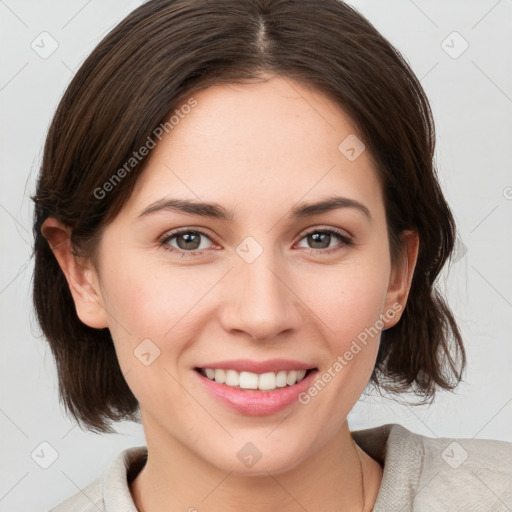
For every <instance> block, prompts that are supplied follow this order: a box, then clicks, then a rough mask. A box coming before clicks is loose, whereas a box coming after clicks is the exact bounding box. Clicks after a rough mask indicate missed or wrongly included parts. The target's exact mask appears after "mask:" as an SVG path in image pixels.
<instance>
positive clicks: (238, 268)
mask: <svg viewBox="0 0 512 512" xmlns="http://www.w3.org/2000/svg"><path fill="white" fill-rule="evenodd" d="M299 303H300V301H299V300H298V298H297V296H296V295H295V294H294V291H293V285H292V284H291V277H290V275H289V273H287V272H286V271H285V267H284V265H282V264H280V263H279V262H278V258H276V257H274V254H273V251H272V250H263V252H262V254H261V255H260V256H259V257H258V258H257V259H256V260H255V261H253V262H251V263H249V262H247V261H245V260H244V259H243V258H241V257H240V258H238V256H237V257H236V258H235V268H234V269H233V271H232V272H230V273H229V276H227V280H226V282H225V283H224V289H223V300H222V304H223V307H222V312H221V322H222V325H223V327H224V329H226V331H228V332H243V333H246V334H247V335H249V336H250V337H252V338H254V339H256V340H261V341H264V340H270V339H275V337H276V336H278V335H279V334H282V333H285V332H286V331H290V332H291V331H292V330H294V329H297V328H298V326H299V322H300V320H301V315H300V311H299V310H298V304H299Z"/></svg>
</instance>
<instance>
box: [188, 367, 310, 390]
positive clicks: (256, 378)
mask: <svg viewBox="0 0 512 512" xmlns="http://www.w3.org/2000/svg"><path fill="white" fill-rule="evenodd" d="M194 370H195V371H196V372H198V373H199V374H201V375H202V376H203V377H206V378H207V379H209V380H212V381H215V382H217V383H218V384H224V385H226V386H229V387H231V388H234V389H239V390H242V391H273V390H276V389H282V388H286V387H291V386H294V385H295V384H298V383H299V382H301V381H302V380H304V379H305V378H306V377H307V376H308V375H309V374H310V373H312V372H314V371H317V368H309V369H308V370H288V371H286V370H281V371H278V372H266V373H260V374H258V373H253V372H247V371H242V372H237V371H236V370H225V369H221V368H198V367H196V368H194Z"/></svg>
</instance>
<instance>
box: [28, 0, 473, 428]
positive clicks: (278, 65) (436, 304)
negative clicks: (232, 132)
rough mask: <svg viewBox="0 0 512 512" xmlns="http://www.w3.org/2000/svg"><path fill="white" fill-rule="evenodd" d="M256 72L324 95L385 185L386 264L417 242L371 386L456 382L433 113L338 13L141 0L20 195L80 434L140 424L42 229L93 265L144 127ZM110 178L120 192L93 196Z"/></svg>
mask: <svg viewBox="0 0 512 512" xmlns="http://www.w3.org/2000/svg"><path fill="white" fill-rule="evenodd" d="M265 73H269V74H271V75H273V76H280V77H285V78H289V79H291V80H295V81H297V82H299V83H301V84H302V85H304V86H307V87H311V88H313V89H314V90H317V91H319V92H321V93H323V94H325V95H326V96H327V97H328V98H329V99H330V100H331V101H333V102H334V103H335V104H337V105H339V106H340V107H341V108H342V109H343V111H344V112H345V113H346V114H347V115H348V116H349V118H350V119H351V121H352V123H353V126H354V127H355V128H356V130H357V134H358V137H359V138H360V139H361V140H362V141H363V142H364V144H365V145H366V148H367V149H368V150H369V153H370V155H371V157H372V159H373V162H374V165H375V168H376V169H377V173H378V176H379V180H380V183H381V185H382V187H383V192H384V198H385V199H384V201H385V208H386V219H387V225H388V233H389V241H390V255H391V261H392V263H393V264H396V263H397V261H398V260H399V258H400V257H401V255H402V254H403V253H402V251H401V249H403V246H402V244H401V239H400V234H401V232H403V231H404V230H407V229H413V230H416V232H417V233H418V235H419V239H420V246H419V255H418V260H417V265H416V270H415V273H414V276H413V280H412V285H411V290H410V294H409V299H408V303H407V306H406V308H405V310H404V312H403V315H402V318H401V319H400V321H399V322H398V323H397V324H396V325H395V326H394V327H392V328H390V329H388V330H386V331H385V332H383V333H382V337H381V341H380V347H379V352H378V356H377V362H376V365H375V368H374V371H373V374H372V378H371V380H370V382H372V383H373V384H375V385H376V386H377V388H378V389H385V390H386V391H390V392H393V393H395V394H396V393H403V392H412V393H413V394H414V395H415V396H417V397H420V399H421V400H422V403H425V402H427V401H431V399H432V398H433V397H434V395H435V391H436V389H437V388H444V389H454V388H455V386H456V385H457V384H458V383H459V382H460V380H461V378H462V372H463V369H464V366H465V362H466V360H465V353H464V348H463V344H462V339H461V335H460V332H459V330H458V327H457V324H456V322H455V319H454V316H453V314H452V312H451V311H450V309H449V307H448V306H447V304H446V302H445V301H444V299H443V297H442V295H441V294H440V292H439V290H438V289H437V288H436V279H437V277H438V275H439V273H440V271H441V269H442V267H443V265H444V264H445V262H446V261H447V259H448V258H449V257H450V254H451V252H452V250H453V247H454V240H455V224H454V220H453V216H452V214H451V212H450V209H449V207H448V205H447V203H446V201H445V199H444V197H443V194H442V191H441V189H440V186H439V183H438V180H437V174H436V170H435V167H434V145H435V133H434V124H433V120H432V113H431V109H430V106H429V103H428V100H427V98H426V96H425V93H424V91H423V89H422V87H421V85H420V83H419V81H418V79H417V78H416V77H415V75H414V73H413V72H412V70H411V69H410V67H409V66H408V64H407V63H406V61H405V60H404V58H403V57H402V56H401V55H400V53H399V52H398V51H397V50H396V49H394V48H393V46H392V45H391V44H390V43H389V42H388V41H387V40H386V39H385V38H384V37H383V36H382V35H381V34H380V33H379V32H378V31H377V30H376V29H375V28H374V27H373V26H372V25H371V24H370V23H369V22H368V21H367V20H366V19H365V18H364V17H363V16H361V15H360V14H359V13H358V12H357V11H356V10H354V9H353V8H351V7H349V6H348V5H346V4H344V3H343V2H341V1H340V0H150V1H148V2H146V3H144V4H142V5H141V6H140V7H138V8H137V9H135V10H134V11H133V12H132V13H130V14H129V15H128V16H127V17H126V18H125V19H124V20H123V21H122V22H121V23H119V25H117V26H116V27H115V28H114V29H113V30H112V31H111V32H110V33H109V34H107V36H106V37H105V38H104V39H103V40H102V41H101V42H100V43H99V45H98V46H97V47H96V48H95V49H94V51H93V52H92V53H91V54H90V56H89V57H88V58H87V59H86V60H85V62H84V63H83V65H82V66H81V67H80V69H79V70H78V72H77V73H76V75H75V77H74V78H73V80H72V81H71V83H70V85H69V86H68V88H67V90H66V92H65V94H64V96H63V98H62V100H61V102H60V104H59V106H58V108H57V110H56V113H55V115H54V118H53V120H52V123H51V126H50V128H49V132H48V135H47V139H46V142H45V147H44V155H43V160H42V167H41V170H40V174H39V178H38V182H37V188H36V192H35V195H34V197H33V200H34V202H35V205H36V207H35V215H34V236H35V245H34V254H35V269H34V280H33V299H34V304H35V309H36V313H37V318H38V321H39V323H40V325H41V327H42V331H43V333H44V335H45V337H46V338H47V340H48V342H49V344H50V347H51V350H52V353H53V355H54V357H55V360H56V366H57V371H58V377H59V393H60V395H59V396H60V400H61V402H62V403H63V404H64V406H65V407H66V409H67V411H68V412H69V413H71V414H72V415H73V416H74V418H75V419H76V420H77V421H78V423H79V425H80V426H81V427H85V428H87V429H88V430H91V431H96V432H114V431H115V430H114V429H113V428H112V426H111V422H112V421H119V420H123V419H129V420H134V421H139V420H138V412H139V407H138V402H137V400H136V398H135V397H134V395H133V394H132V392H131V390H130V389H129V387H128V385H127V384H126V382H125V380H124V378H123V375H122V372H121V370H120V367H119V364H118V361H117V358H116V353H115V350H114V345H113V342H112V338H111V336H110V332H109V330H108V329H93V328H90V327H88V326H86V325H84V324H83V323H82V322H81V321H80V320H79V318H78V316H77V313H76V309H75V306H74V303H73V299H72V296H71V293H70V290H69V287H68V285H67V282H66V279H65V277H64V274H63V272H62V271H61V269H60V267H59V265H58V263H57V260H56V258H55V257H54V255H53V253H52V251H51V248H50V246H49V244H48V242H47V241H46V239H45V238H44V237H43V236H42V234H41V225H42V223H43V222H44V220H45V219H46V218H47V217H50V216H51V217H54V218H56V219H58V220H59V221H61V222H62V223H64V224H65V225H66V226H68V227H69V228H70V229H71V230H72V235H71V242H72V246H73V248H74V250H75V251H76V254H78V255H80V256H84V257H89V258H91V261H92V262H93V263H94V262H95V259H94V255H95V248H96V247H97V243H98V241H99V239H100V237H101V234H102V230H103V229H104V228H105V227H106V226H107V225H108V224H109V222H110V221H111V220H112V219H113V218H114V217H115V216H116V214H117V213H118V212H119V211H120V210H121V208H122V207H123V204H124V203H125V202H126V201H127V199H128V197H129V196H130V194H131V191H132V190H133V187H134V185H135V182H136V181H137V178H138V177H139V176H140V174H141V172H142V171H143V170H144V168H145V163H146V161H147V157H144V158H140V161H138V162H137V165H134V167H133V168H132V169H130V172H125V173H121V169H122V168H123V165H125V164H126V162H127V161H129V160H130V158H133V156H134V153H135V152H136V151H137V150H138V149H139V148H141V147H143V146H144V145H146V144H147V143H148V138H151V137H153V135H152V134H153V132H154V130H155V129H156V128H157V127H158V126H160V125H162V124H163V123H166V122H167V121H168V120H169V119H170V116H171V115H172V114H173V112H174V111H175V110H176V109H177V108H179V106H180V105H181V104H182V103H183V102H184V101H186V100H187V98H190V96H191V94H193V93H194V92H198V91H200V90H203V89H206V88H208V87H209V86H212V85H215V84H220V83H231V84H244V83H249V82H251V81H253V82H254V81H256V80H261V79H262V78H261V77H262V75H263V74H265ZM340 142H341V141H340ZM125 169H126V168H125ZM118 171H119V172H118ZM116 172H117V174H118V176H119V175H120V174H122V177H123V179H122V180H118V182H117V181H116V183H115V184H112V186H111V187H110V188H111V190H110V191H109V193H108V194H101V193H99V192H98V191H99V190H102V187H104V185H105V183H107V182H109V180H111V179H112V176H113V175H114V174H115V173H116ZM114 185H115V186H114Z"/></svg>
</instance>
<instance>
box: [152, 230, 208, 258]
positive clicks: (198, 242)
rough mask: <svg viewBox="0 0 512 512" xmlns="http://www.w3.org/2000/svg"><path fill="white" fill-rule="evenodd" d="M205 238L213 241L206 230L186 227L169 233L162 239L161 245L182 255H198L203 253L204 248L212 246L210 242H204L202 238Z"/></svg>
mask: <svg viewBox="0 0 512 512" xmlns="http://www.w3.org/2000/svg"><path fill="white" fill-rule="evenodd" d="M204 238H206V239H207V240H210V242H211V238H210V237H209V236H208V235H207V234H206V233H205V232H204V231H201V230H200V229H191V228H184V229H180V230H177V231H174V232H172V233H167V234H166V235H165V236H164V238H163V239H162V240H160V245H161V246H162V247H163V248H164V249H166V250H168V251H171V252H177V253H181V255H182V257H183V256H185V255H187V256H196V255H199V254H202V251H203V250H205V249H209V248H210V246H209V245H208V244H206V245H205V244H204V243H203V240H202V239H204ZM174 244H176V245H174Z"/></svg>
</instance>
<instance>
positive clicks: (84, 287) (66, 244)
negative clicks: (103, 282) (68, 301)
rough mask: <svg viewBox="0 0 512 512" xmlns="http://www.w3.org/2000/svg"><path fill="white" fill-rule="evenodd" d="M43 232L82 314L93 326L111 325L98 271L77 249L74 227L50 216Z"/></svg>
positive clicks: (80, 316)
mask: <svg viewBox="0 0 512 512" xmlns="http://www.w3.org/2000/svg"><path fill="white" fill-rule="evenodd" d="M41 233H42V234H43V236H44V237H45V238H46V240H47V241H48V243H49V245H50V248H51V250H52V252H53V254H54V256H55V258H56V259H57V261H58V263H59V266H60V268H61V269H62V272H63V273H64V275H65V276H66V280H67V282H68V286H69V289H70V291H71V295H72V296H73V301H74V303H75V308H76V312H77V315H78V318H80V320H81V321H82V322H83V323H84V324H86V325H88V326H89V327H94V328H96V329H102V328H104V327H108V315H107V312H106V310H105V307H104V305H103V300H102V297H101V291H100V288H99V281H98V276H97V273H96V271H95V269H94V268H93V266H92V264H91V263H90V262H87V261H86V260H85V259H84V258H80V257H79V256H77V254H76V253H75V251H74V250H73V246H72V244H71V238H70V237H71V230H70V228H68V227H67V226H65V225H64V224H62V223H61V222H60V221H58V220H57V219H54V218H52V217H49V218H47V219H46V220H45V221H44V222H43V224H42V226H41Z"/></svg>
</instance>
